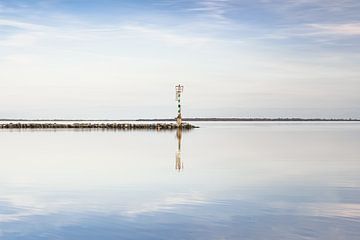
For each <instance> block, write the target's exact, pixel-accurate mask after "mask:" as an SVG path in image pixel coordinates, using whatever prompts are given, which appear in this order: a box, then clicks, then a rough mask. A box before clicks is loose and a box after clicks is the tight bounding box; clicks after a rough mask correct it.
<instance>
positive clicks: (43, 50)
mask: <svg viewBox="0 0 360 240" xmlns="http://www.w3.org/2000/svg"><path fill="white" fill-rule="evenodd" d="M359 12H360V2H359V1H358V0H337V1H335V0H173V1H171V0H156V1H155V0H153V1H152V0H148V1H145V0H122V1H120V0H101V1H100V0H11V1H6V0H0V91H1V94H0V118H1V119H3V118H31V119H40V118H43V119H45V118H46V119H49V118H66V119H79V118H83V119H129V118H131V119H132V118H172V117H175V116H176V114H177V109H176V102H175V85H177V84H179V83H181V84H182V85H184V92H183V95H182V106H183V107H182V110H183V116H184V117H304V118H311V117H322V118H360V107H359V106H360V94H359V93H360V67H359V66H360V15H359Z"/></svg>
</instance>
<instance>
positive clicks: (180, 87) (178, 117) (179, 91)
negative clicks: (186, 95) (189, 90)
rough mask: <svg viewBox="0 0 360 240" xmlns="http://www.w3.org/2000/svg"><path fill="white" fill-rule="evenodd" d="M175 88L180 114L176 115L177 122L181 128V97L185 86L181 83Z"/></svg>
mask: <svg viewBox="0 0 360 240" xmlns="http://www.w3.org/2000/svg"><path fill="white" fill-rule="evenodd" d="M175 90H176V101H177V105H178V115H177V117H176V123H177V125H178V127H179V128H180V127H181V123H182V119H181V102H180V97H181V93H182V92H183V90H184V87H183V86H181V85H180V84H179V85H178V86H175Z"/></svg>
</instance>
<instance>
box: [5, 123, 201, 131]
mask: <svg viewBox="0 0 360 240" xmlns="http://www.w3.org/2000/svg"><path fill="white" fill-rule="evenodd" d="M1 128H5V129H23V128H25V129H26V128H30V129H44V128H50V129H55V128H69V129H72V128H75V129H124V130H126V129H129V130H130V129H149V130H151V129H153V130H172V129H178V126H177V125H176V124H175V123H146V124H142V123H2V124H0V129H1ZM181 128H182V129H193V128H196V126H194V125H191V124H189V123H183V124H182V125H181Z"/></svg>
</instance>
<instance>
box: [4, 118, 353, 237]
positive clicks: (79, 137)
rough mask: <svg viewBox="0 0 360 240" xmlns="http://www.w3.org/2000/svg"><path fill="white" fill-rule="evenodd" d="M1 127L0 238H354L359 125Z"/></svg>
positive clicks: (317, 123)
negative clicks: (160, 128) (139, 128)
mask: <svg viewBox="0 0 360 240" xmlns="http://www.w3.org/2000/svg"><path fill="white" fill-rule="evenodd" d="M194 124H196V125H200V127H201V128H199V129H195V130H192V131H185V132H184V131H183V132H182V133H179V132H178V133H177V132H176V131H164V132H162V131H111V130H110V131H109V130H105V131H104V130H71V129H65V130H62V129H57V130H49V129H47V130H29V129H25V130H24V129H23V130H16V129H12V130H1V131H0V143H1V151H0V190H1V191H0V239H24V240H25V239H26V240H28V239H74V240H75V239H76V240H78V239H360V228H359V226H360V175H359V172H360V159H359V157H360V124H359V123H351V122H291V123H289V122H281V123H276V122H195V123H194Z"/></svg>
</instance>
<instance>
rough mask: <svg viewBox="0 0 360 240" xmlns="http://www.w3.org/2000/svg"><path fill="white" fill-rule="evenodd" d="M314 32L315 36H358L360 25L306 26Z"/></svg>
mask: <svg viewBox="0 0 360 240" xmlns="http://www.w3.org/2000/svg"><path fill="white" fill-rule="evenodd" d="M308 26H309V27H310V28H311V29H313V30H315V31H316V33H317V34H332V35H344V36H357V35H360V23H344V24H319V23H315V24H308Z"/></svg>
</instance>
